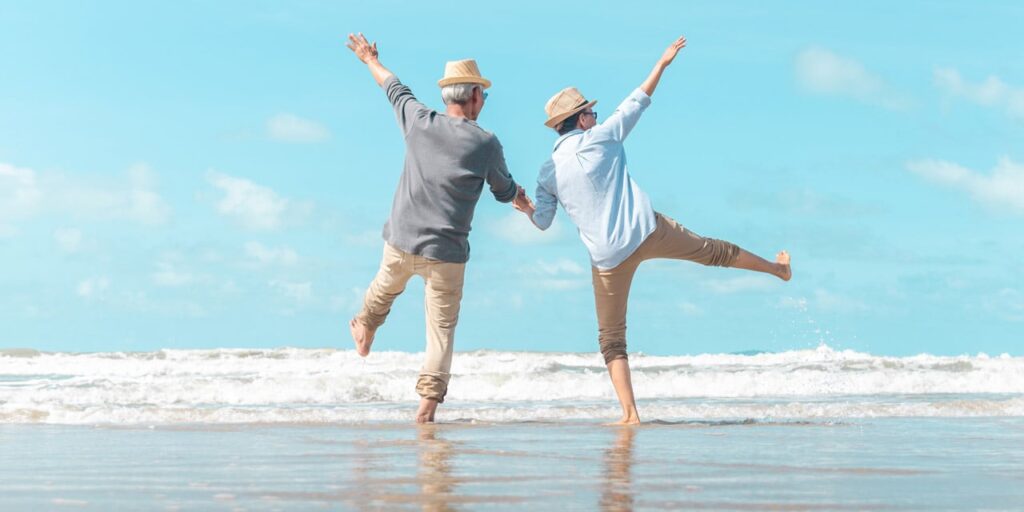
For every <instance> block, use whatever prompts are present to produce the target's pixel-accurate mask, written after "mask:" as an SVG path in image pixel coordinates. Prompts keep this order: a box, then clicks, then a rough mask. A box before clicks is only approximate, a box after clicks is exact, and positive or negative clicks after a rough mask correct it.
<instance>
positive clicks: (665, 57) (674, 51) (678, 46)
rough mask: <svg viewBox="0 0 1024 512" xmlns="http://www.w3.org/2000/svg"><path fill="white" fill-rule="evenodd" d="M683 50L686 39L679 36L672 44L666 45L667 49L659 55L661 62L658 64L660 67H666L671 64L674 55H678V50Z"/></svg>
mask: <svg viewBox="0 0 1024 512" xmlns="http://www.w3.org/2000/svg"><path fill="white" fill-rule="evenodd" d="M683 48H686V37H685V36H679V39H676V40H675V41H673V42H672V44H670V45H668V48H666V49H665V53H663V54H661V60H659V61H658V62H659V63H660V64H661V65H662V66H668V65H669V64H671V63H672V60H673V59H675V58H676V55H678V54H679V50H682V49H683Z"/></svg>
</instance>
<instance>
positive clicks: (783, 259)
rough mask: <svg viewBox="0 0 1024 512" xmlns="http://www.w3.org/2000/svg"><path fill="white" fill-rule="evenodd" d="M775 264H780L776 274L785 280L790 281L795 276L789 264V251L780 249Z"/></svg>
mask: <svg viewBox="0 0 1024 512" xmlns="http://www.w3.org/2000/svg"><path fill="white" fill-rule="evenodd" d="M775 264H776V265H778V266H779V271H778V272H777V273H776V274H775V275H777V276H779V279H782V280H783V281H789V280H790V278H792V277H793V269H791V268H790V266H789V253H788V252H786V251H780V252H779V253H778V254H776V255H775Z"/></svg>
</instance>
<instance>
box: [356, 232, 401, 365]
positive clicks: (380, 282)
mask: <svg viewBox="0 0 1024 512" xmlns="http://www.w3.org/2000/svg"><path fill="white" fill-rule="evenodd" d="M411 258H412V255H410V254H406V253H405V252H403V251H400V250H398V249H396V248H394V247H392V246H390V245H388V244H384V256H383V257H381V261H380V270H378V271H377V276H376V277H374V278H373V282H371V283H370V286H369V288H367V289H366V295H365V296H364V297H363V309H362V310H361V311H360V312H359V314H357V315H356V317H355V318H353V319H352V320H351V321H350V322H349V330H350V331H351V332H352V340H353V341H355V343H356V352H357V353H359V355H361V356H363V357H366V356H367V355H368V354H369V353H370V346H371V345H372V344H373V335H374V334H375V333H376V332H377V328H378V327H380V326H381V325H382V324H383V323H384V320H385V319H386V318H387V316H388V313H390V312H391V304H392V303H394V302H395V299H397V298H398V296H399V295H401V294H402V292H403V291H405V285H406V283H408V282H409V278H410V277H412V261H411Z"/></svg>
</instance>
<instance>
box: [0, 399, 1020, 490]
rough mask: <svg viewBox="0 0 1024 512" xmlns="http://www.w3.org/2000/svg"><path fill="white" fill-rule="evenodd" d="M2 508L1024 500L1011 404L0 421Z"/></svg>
mask: <svg viewBox="0 0 1024 512" xmlns="http://www.w3.org/2000/svg"><path fill="white" fill-rule="evenodd" d="M0 454H2V455H0V460H2V465H0V467H2V469H0V509H3V510H42V509H62V508H65V507H68V508H71V507H74V508H77V509H85V510H111V509H117V508H120V509H136V510H137V509H147V510H158V509H162V510H178V509H180V510H195V509H202V510H207V509H209V510H252V509H260V510H310V509H321V508H325V509H332V510H337V509H342V510H381V509H405V510H478V509H481V508H487V509H502V510H503V509H508V510H522V509H531V510H556V509H575V510H595V509H598V510H643V509H680V508H683V509H716V510H723V509H732V510H750V509H757V510H761V509H766V508H770V509H777V510H822V509H825V510H843V509H852V510H876V509H877V510H891V509H996V510H1012V509H1020V508H1022V507H1024V419H1021V418H948V419H938V418H888V419H857V420H846V421H816V420H800V421H754V420H747V421H705V420H699V421H677V422H662V423H656V424H645V425H642V426H640V427H637V428H618V427H605V426H600V425H598V424H595V423H589V422H553V423H549V422H524V423H480V422H477V423H448V424H440V425H436V426H427V427H417V426H415V425H409V424H404V423H402V424H397V423H366V424H358V425H356V424H353V425H340V426H339V425H335V426H324V425H197V424H191V425H173V426H160V427H154V428H137V427H130V428H124V427H120V428H118V427H84V426H57V425H38V424H36V425H2V426H0Z"/></svg>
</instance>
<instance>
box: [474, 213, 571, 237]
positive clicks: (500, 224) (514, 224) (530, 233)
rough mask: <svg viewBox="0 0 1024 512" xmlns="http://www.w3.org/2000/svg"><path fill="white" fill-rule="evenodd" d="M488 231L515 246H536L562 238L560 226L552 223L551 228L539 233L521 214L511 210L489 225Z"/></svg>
mask: <svg viewBox="0 0 1024 512" xmlns="http://www.w3.org/2000/svg"><path fill="white" fill-rule="evenodd" d="M490 230H491V231H492V232H493V233H494V234H495V236H497V237H498V238H501V239H503V240H506V241H508V242H511V243H513V244H516V245H536V244H546V243H551V242H554V241H557V240H558V239H560V238H561V237H562V228H561V224H560V223H559V222H558V221H557V219H556V221H555V222H552V223H551V226H550V227H549V228H548V229H546V230H544V231H541V230H540V229H537V226H534V225H533V222H531V221H530V219H529V218H527V217H526V215H524V214H523V213H522V212H519V211H516V210H512V211H511V212H509V213H507V214H505V215H504V216H502V217H500V218H499V219H497V220H496V221H494V222H492V223H491V225H490Z"/></svg>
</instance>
